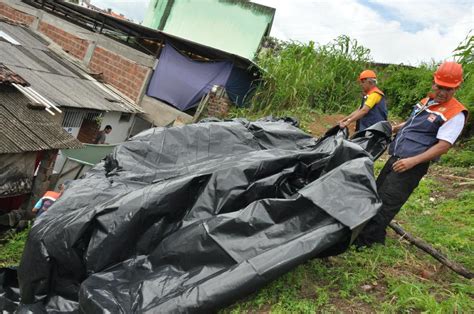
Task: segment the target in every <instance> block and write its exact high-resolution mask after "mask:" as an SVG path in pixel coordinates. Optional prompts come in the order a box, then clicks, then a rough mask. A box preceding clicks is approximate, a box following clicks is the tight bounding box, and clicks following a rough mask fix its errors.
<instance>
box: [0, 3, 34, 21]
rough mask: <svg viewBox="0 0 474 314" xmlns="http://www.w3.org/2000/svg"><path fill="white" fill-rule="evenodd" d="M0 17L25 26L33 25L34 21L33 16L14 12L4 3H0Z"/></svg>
mask: <svg viewBox="0 0 474 314" xmlns="http://www.w3.org/2000/svg"><path fill="white" fill-rule="evenodd" d="M0 16H3V17H5V18H7V19H9V20H12V21H15V22H18V23H23V24H26V25H31V24H33V21H34V20H35V17H34V16H32V15H29V14H26V13H23V12H20V11H18V10H15V9H14V8H12V7H11V6H9V5H7V4H5V3H0Z"/></svg>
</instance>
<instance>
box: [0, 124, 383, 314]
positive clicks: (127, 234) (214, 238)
mask: <svg viewBox="0 0 474 314" xmlns="http://www.w3.org/2000/svg"><path fill="white" fill-rule="evenodd" d="M389 136H390V127H389V125H388V123H385V124H383V123H382V124H379V125H376V126H375V127H374V129H373V130H369V131H365V132H363V133H360V134H358V135H356V136H355V138H354V142H352V141H350V140H348V139H347V133H346V132H344V131H338V128H334V129H333V130H331V131H330V132H329V133H328V135H327V136H326V137H324V138H322V139H320V140H316V139H314V138H313V137H311V136H310V135H308V134H305V133H304V132H303V131H301V130H300V129H298V128H296V127H293V126H291V125H289V124H288V123H284V122H264V121H260V122H247V121H245V120H236V121H231V122H211V123H201V124H193V125H188V126H183V127H175V128H156V129H150V130H147V131H145V132H143V133H140V134H139V135H137V136H135V137H134V138H133V139H132V140H130V141H128V142H126V143H124V144H122V145H120V146H118V147H117V148H116V149H115V151H114V153H113V154H112V155H111V156H109V158H107V159H106V161H104V162H102V163H100V164H98V165H97V166H95V167H94V168H93V169H92V170H91V171H89V172H88V173H87V174H86V175H85V177H84V178H83V179H80V180H76V181H74V182H73V183H72V184H71V185H70V186H68V188H67V189H66V191H65V193H64V195H63V196H62V197H61V198H60V199H59V200H58V201H57V202H56V203H55V204H54V205H53V206H52V207H51V208H50V209H49V210H48V212H46V213H45V214H43V215H41V216H40V218H39V219H38V220H37V221H36V222H35V224H34V226H33V227H32V229H31V231H30V235H29V238H28V241H27V243H26V248H25V251H24V254H23V257H22V261H21V264H20V267H19V270H18V278H19V287H20V291H21V304H19V308H18V310H19V312H29V311H31V312H41V311H46V310H47V311H54V312H72V311H79V312H85V313H96V312H111V313H130V312H156V313H161V312H209V311H213V310H216V309H218V308H220V307H223V306H225V305H228V304H230V303H232V302H234V301H236V300H237V299H239V298H241V297H243V296H245V295H248V294H249V293H251V292H253V291H255V290H257V289H258V288H260V287H262V286H263V285H265V284H266V283H268V282H269V281H271V280H273V279H275V278H277V277H278V276H280V275H282V274H283V273H285V272H287V271H288V270H290V269H292V268H293V267H295V266H296V265H298V264H300V263H302V262H304V261H306V260H308V259H310V258H314V257H321V256H327V255H333V254H338V253H341V252H343V251H344V250H346V249H347V247H348V245H349V244H350V241H351V239H354V237H356V236H357V233H358V232H359V230H360V228H361V227H362V226H363V225H364V223H365V222H367V221H368V220H369V219H370V218H371V217H373V216H374V215H375V214H376V212H377V210H378V209H379V207H380V205H381V203H380V199H379V198H378V196H377V192H376V186H375V180H374V174H373V159H374V156H378V155H380V153H381V152H383V150H384V149H385V147H386V145H387V143H388V140H389ZM368 151H370V152H371V153H370V154H369V153H368ZM3 274H4V277H8V278H9V280H10V281H11V278H12V276H11V273H9V272H7V273H6V272H5V271H4V273H3ZM7 275H8V276H7ZM15 291H18V289H17V288H16V285H15V284H11V286H8V284H6V283H5V282H3V288H2V290H1V292H2V294H1V295H0V305H2V306H4V309H5V308H8V309H11V308H13V307H15V306H17V305H18V298H17V297H15V293H14V292H15Z"/></svg>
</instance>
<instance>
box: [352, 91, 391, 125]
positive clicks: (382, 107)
mask: <svg viewBox="0 0 474 314" xmlns="http://www.w3.org/2000/svg"><path fill="white" fill-rule="evenodd" d="M372 93H377V94H379V95H381V96H382V99H380V101H379V102H378V103H377V104H375V105H374V107H373V108H371V109H370V110H369V112H368V113H367V114H366V115H365V116H364V117H362V118H360V119H359V120H358V121H357V123H356V131H362V130H365V129H367V128H368V127H369V126H372V125H374V124H375V123H377V122H380V121H387V115H388V111H387V105H386V104H385V95H384V93H383V92H382V91H381V90H380V89H378V88H377V87H374V88H372V89H371V90H370V91H369V92H368V93H367V94H366V95H365V96H364V97H362V102H361V104H360V108H363V107H364V105H365V101H366V100H367V97H368V96H369V95H370V94H372Z"/></svg>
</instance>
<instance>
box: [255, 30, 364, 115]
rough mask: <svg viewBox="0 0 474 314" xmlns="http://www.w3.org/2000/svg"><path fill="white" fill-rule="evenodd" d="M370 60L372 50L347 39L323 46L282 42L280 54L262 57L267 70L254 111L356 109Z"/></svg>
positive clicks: (261, 63)
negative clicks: (363, 73)
mask: <svg viewBox="0 0 474 314" xmlns="http://www.w3.org/2000/svg"><path fill="white" fill-rule="evenodd" d="M369 60H370V51H369V49H367V48H364V47H363V46H361V45H359V44H358V43H357V41H356V40H351V39H350V38H349V37H347V36H340V37H338V38H337V39H336V40H335V41H333V42H332V43H330V44H328V45H323V46H315V44H314V43H313V42H310V43H309V44H301V43H297V42H285V43H282V44H281V46H280V47H279V49H278V50H277V52H274V51H267V52H266V53H263V54H261V55H260V56H259V59H258V63H259V65H260V66H261V67H262V68H263V69H264V70H265V71H264V73H263V76H262V82H261V84H260V86H259V87H258V89H257V91H256V93H255V95H254V97H253V99H252V108H251V109H252V111H255V112H257V111H258V112H263V113H271V112H278V111H282V110H288V109H291V108H295V107H304V108H308V109H317V110H318V111H320V112H340V111H347V110H348V109H349V108H352V109H353V108H354V106H356V104H357V99H359V97H360V88H359V86H358V84H357V82H356V80H357V75H358V73H359V72H361V71H362V70H363V69H364V67H365V64H366V63H367V62H368V61H369Z"/></svg>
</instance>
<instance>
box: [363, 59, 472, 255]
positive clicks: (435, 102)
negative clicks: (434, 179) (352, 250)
mask: <svg viewBox="0 0 474 314" xmlns="http://www.w3.org/2000/svg"><path fill="white" fill-rule="evenodd" d="M462 76H463V72H462V66H461V65H460V64H458V63H456V62H444V63H442V64H441V65H440V66H439V67H438V69H437V70H436V72H435V73H434V83H433V86H432V89H433V93H432V94H430V95H428V97H427V98H424V99H422V100H421V101H420V102H419V103H418V104H416V106H415V107H414V109H413V112H412V114H411V116H410V118H409V119H408V120H407V121H406V122H404V123H402V124H400V125H397V126H395V127H394V128H393V131H394V133H397V135H396V137H395V139H394V141H393V142H392V143H391V144H390V147H389V154H390V155H391V157H390V158H389V160H388V161H387V162H386V163H385V166H384V167H383V169H382V171H381V172H380V175H379V176H378V178H377V189H378V194H379V196H380V198H381V200H382V207H381V209H380V211H379V212H378V214H377V215H376V216H375V217H373V218H372V219H371V220H370V221H369V222H368V223H367V225H366V226H365V227H364V229H363V230H362V232H361V233H360V234H359V237H358V239H357V240H356V242H355V244H356V245H357V246H370V245H371V244H373V243H382V244H383V243H384V242H385V235H386V231H385V229H386V227H387V226H388V224H389V223H390V221H391V220H392V219H393V218H394V217H395V215H396V214H397V213H398V212H399V211H400V209H401V208H402V206H403V204H405V202H406V201H407V200H408V197H409V196H410V194H411V193H412V192H413V190H414V189H415V188H416V187H417V186H418V183H419V182H420V180H421V178H422V177H423V176H424V175H425V174H426V173H427V172H428V167H429V165H430V162H431V161H435V160H437V159H439V157H440V156H441V155H443V154H445V153H446V152H448V150H449V149H450V148H451V147H452V145H453V144H454V142H455V141H456V140H457V138H458V137H459V135H460V134H461V132H462V129H463V127H464V124H465V121H466V120H467V109H466V108H465V107H464V106H463V105H462V104H461V103H460V102H459V101H458V100H456V98H454V94H455V93H456V90H457V89H458V88H459V86H460V85H461V83H462Z"/></svg>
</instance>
